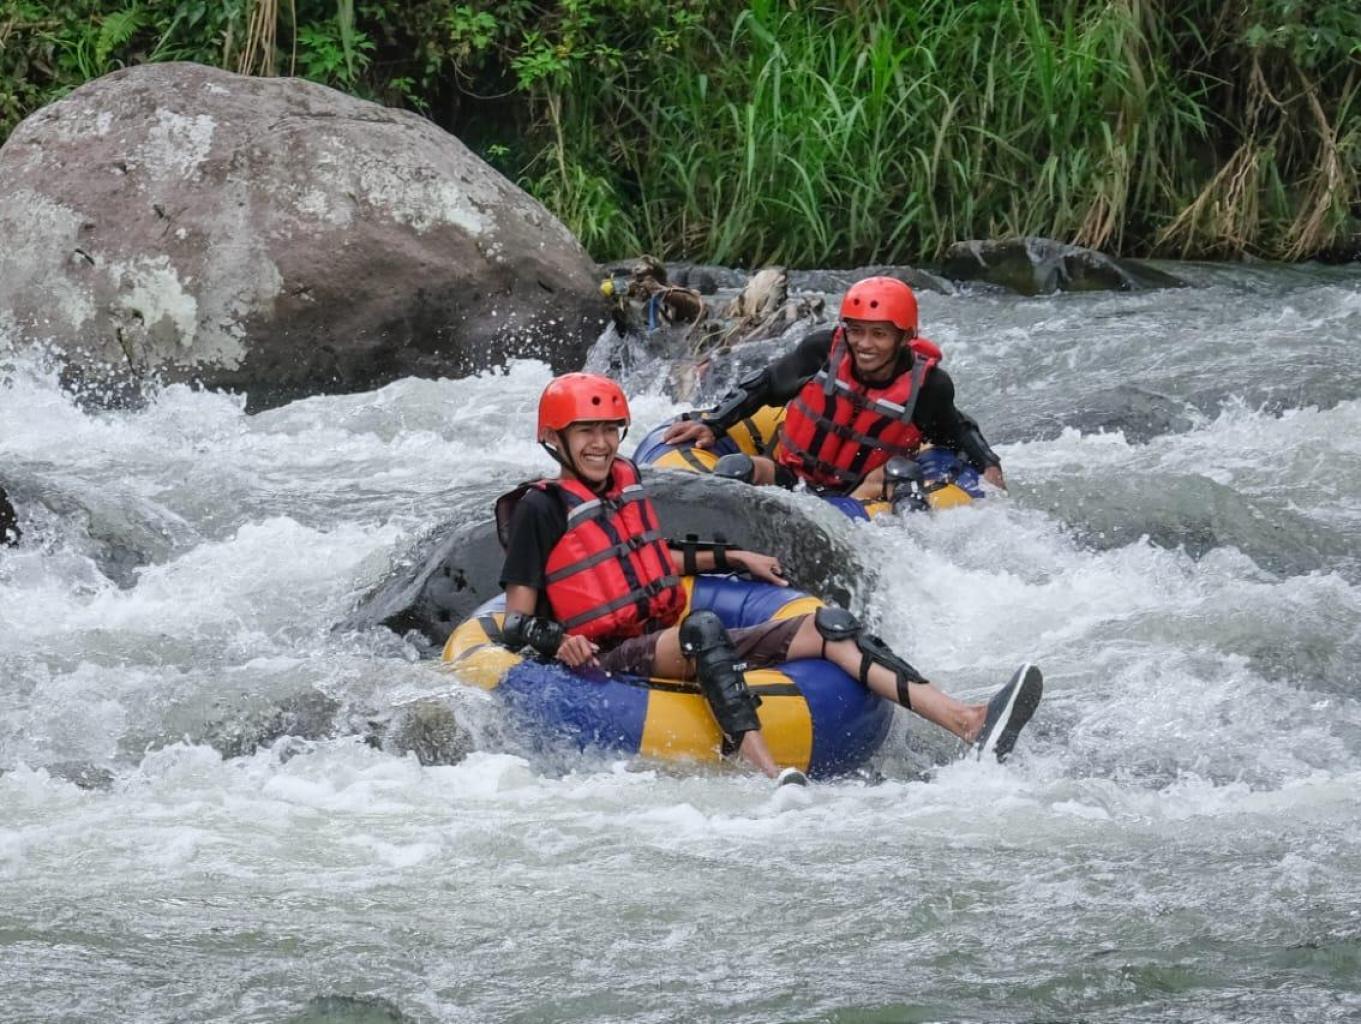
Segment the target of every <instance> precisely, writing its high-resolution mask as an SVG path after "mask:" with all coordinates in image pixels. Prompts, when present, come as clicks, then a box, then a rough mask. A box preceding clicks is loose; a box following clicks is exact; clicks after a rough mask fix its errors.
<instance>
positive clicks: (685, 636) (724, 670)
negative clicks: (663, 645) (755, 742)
mask: <svg viewBox="0 0 1361 1024" xmlns="http://www.w3.org/2000/svg"><path fill="white" fill-rule="evenodd" d="M680 648H681V653H682V654H684V655H685V656H686V657H687V658H693V659H694V661H695V674H696V675H697V676H698V677H699V688H700V690H701V691H702V692H703V693H704V699H705V700H707V701H708V702H709V707H710V708H711V709H712V710H713V713H714V718H716V719H717V720H718V727H719V728H720V729H722V730H723V732H724V733H725V734H726V735H728V736H731V737H732V738H733V739H735V740H738V741H740V740H741V738H742V736H743V734H745V733H749V732H753V731H755V730H757V729H759V728H761V720H760V719H759V718H757V716H756V708H757V707H758V706H759V705H760V703H761V701H760V698H758V697H757V696H756V695H755V694H754V693H752V692H751V691H750V690H748V689H747V680H746V677H745V676H744V675H743V674H742V669H743V667H744V666H742V665H741V664H740V663H739V662H738V660H737V649H736V648H735V647H733V643H732V638H731V637H729V636H728V631H727V630H726V629H725V628H723V623H722V622H721V621H720V620H719V618H718V616H717V615H715V614H714V613H713V612H710V611H701V612H691V613H690V614H689V615H688V616H686V618H685V621H684V622H683V623H681V628H680Z"/></svg>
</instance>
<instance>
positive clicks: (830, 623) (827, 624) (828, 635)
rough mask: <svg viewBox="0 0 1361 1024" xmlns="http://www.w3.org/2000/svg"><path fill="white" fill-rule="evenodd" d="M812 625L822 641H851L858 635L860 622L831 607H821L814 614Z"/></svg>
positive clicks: (847, 613) (843, 610)
mask: <svg viewBox="0 0 1361 1024" xmlns="http://www.w3.org/2000/svg"><path fill="white" fill-rule="evenodd" d="M813 625H815V626H817V628H818V636H820V637H822V639H824V640H851V639H854V638H855V637H857V636H859V635H860V620H859V619H857V618H856V617H855V616H854V615H852V614H851V613H850V612H848V611H847V610H846V609H845V608H837V607H835V606H833V605H823V606H822V607H821V608H819V609H818V610H817V611H816V612H814V613H813Z"/></svg>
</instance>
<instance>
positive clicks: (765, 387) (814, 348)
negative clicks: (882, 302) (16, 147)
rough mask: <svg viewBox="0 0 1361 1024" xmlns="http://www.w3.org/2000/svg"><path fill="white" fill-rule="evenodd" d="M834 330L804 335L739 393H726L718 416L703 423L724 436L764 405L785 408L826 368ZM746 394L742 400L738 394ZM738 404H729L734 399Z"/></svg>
mask: <svg viewBox="0 0 1361 1024" xmlns="http://www.w3.org/2000/svg"><path fill="white" fill-rule="evenodd" d="M834 330H835V329H834V328H831V327H823V328H819V329H818V330H816V331H810V332H809V333H808V334H805V335H804V336H803V338H802V340H800V341H799V343H798V344H797V345H796V346H795V347H794V349H793V351H791V352H787V353H785V354H784V355H782V356H781V357H780V358H779V359H777V360H775V362H773V363H771V364H770V365H769V366H767V367H766V368H765V369H764V370H762V371H761V372H760V374H759V375H757V376H756V377H755V378H754V379H751V378H749V379H748V380H746V381H743V384H742V386H741V388H740V389H738V390H735V391H732V392H729V393H728V394H727V395H725V396H724V397H723V400H722V401H720V402H719V407H720V408H723V414H722V415H721V416H707V415H706V416H705V417H704V422H705V423H707V424H709V426H711V427H713V429H714V432H715V433H719V434H722V433H726V432H727V430H728V428H729V427H731V426H732V425H733V424H734V423H737V422H738V421H740V420H741V419H742V418H743V417H744V416H750V415H751V414H752V413H754V412H755V411H756V410H757V409H759V408H761V406H763V405H784V404H786V403H787V402H790V401H792V400H793V398H794V396H795V395H797V394H798V393H799V391H800V390H801V389H802V388H803V386H804V385H805V384H807V383H808V381H809V380H810V379H811V378H812V377H813V376H814V375H816V374H817V372H818V370H820V369H822V367H823V366H824V365H825V364H826V362H827V359H828V357H829V356H830V355H831V354H832V334H833V333H834ZM742 391H745V392H746V394H745V397H743V396H742V395H741V394H740V392H742ZM739 398H740V399H741V401H740V403H739V404H736V405H732V404H730V403H731V402H733V401H734V400H736V399H739Z"/></svg>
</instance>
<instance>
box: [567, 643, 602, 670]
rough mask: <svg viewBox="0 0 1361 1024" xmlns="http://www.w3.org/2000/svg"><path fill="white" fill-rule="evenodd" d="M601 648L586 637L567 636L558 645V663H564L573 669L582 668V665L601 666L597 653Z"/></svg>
mask: <svg viewBox="0 0 1361 1024" xmlns="http://www.w3.org/2000/svg"><path fill="white" fill-rule="evenodd" d="M599 650H600V647H599V646H598V645H596V644H593V643H591V641H589V640H587V639H586V638H585V637H584V636H565V637H563V638H562V643H560V644H558V661H561V662H564V663H565V664H567V665H568V666H569V667H571V668H581V666H582V665H599V664H600V662H599V660H597V658H596V656H595V655H596V652H597V651H599Z"/></svg>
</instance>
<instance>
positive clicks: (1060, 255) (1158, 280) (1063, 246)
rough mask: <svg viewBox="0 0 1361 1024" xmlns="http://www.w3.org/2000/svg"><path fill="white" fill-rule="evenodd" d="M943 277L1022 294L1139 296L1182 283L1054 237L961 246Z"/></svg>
mask: <svg viewBox="0 0 1361 1024" xmlns="http://www.w3.org/2000/svg"><path fill="white" fill-rule="evenodd" d="M941 272H942V273H944V274H945V276H946V277H948V278H950V279H951V280H954V281H986V282H987V283H989V284H995V285H1000V286H1001V287H1003V288H1009V289H1010V290H1012V291H1014V292H1019V293H1020V294H1022V295H1047V294H1049V293H1050V292H1056V291H1065V292H1084V291H1102V290H1107V289H1111V290H1117V291H1137V290H1139V289H1142V288H1177V287H1180V286H1181V285H1182V284H1183V282H1182V281H1180V280H1178V279H1177V278H1175V277H1173V276H1172V275H1171V274H1166V273H1163V272H1162V271H1161V270H1157V269H1155V268H1153V267H1150V266H1148V265H1147V264H1145V263H1139V262H1138V261H1136V260H1126V259H1120V258H1117V257H1115V256H1107V255H1106V254H1105V253H1101V252H1097V251H1096V250H1095V249H1085V248H1083V247H1082V246H1080V245H1068V244H1067V243H1065V242H1056V241H1054V240H1053V239H1052V238H1003V239H999V240H997V241H991V242H988V241H979V240H973V241H968V242H956V243H955V244H954V245H952V246H950V248H949V249H948V250H947V251H946V253H945V260H944V263H943V264H942V266H941Z"/></svg>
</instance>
